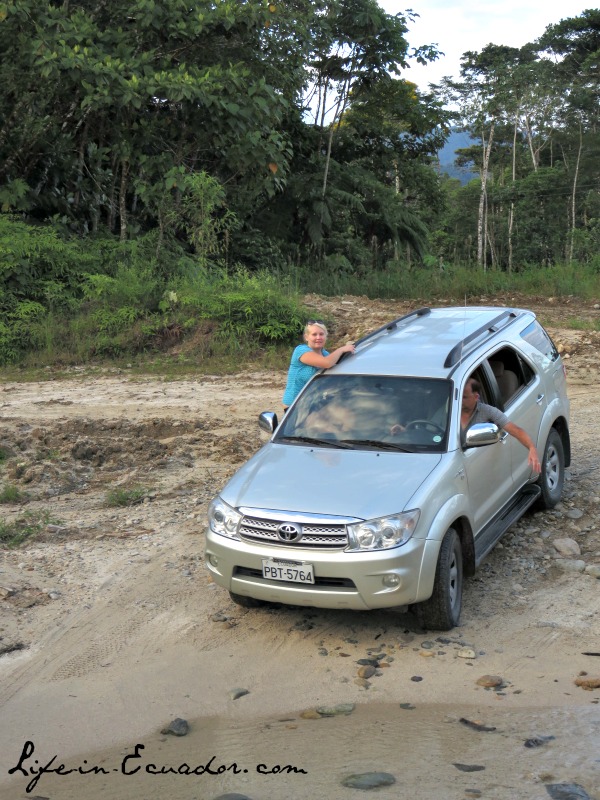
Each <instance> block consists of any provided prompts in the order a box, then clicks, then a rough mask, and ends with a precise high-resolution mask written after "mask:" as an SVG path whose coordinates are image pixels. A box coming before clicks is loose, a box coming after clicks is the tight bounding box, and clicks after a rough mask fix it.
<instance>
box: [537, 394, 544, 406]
mask: <svg viewBox="0 0 600 800" xmlns="http://www.w3.org/2000/svg"><path fill="white" fill-rule="evenodd" d="M544 397H545V395H543V394H538V396H537V399H536V401H535V402H536V403H537V404H538V406H539V405H540V404H541V402H542V400H543V399H544Z"/></svg>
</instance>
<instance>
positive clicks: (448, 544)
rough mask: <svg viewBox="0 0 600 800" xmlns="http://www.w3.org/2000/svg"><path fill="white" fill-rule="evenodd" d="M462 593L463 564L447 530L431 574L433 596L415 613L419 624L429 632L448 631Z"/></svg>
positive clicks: (455, 540) (454, 535)
mask: <svg viewBox="0 0 600 800" xmlns="http://www.w3.org/2000/svg"><path fill="white" fill-rule="evenodd" d="M462 590H463V562H462V547H461V544H460V538H459V536H458V534H457V533H456V531H455V530H454V528H448V530H447V531H446V535H445V536H444V538H443V540H442V546H441V547H440V553H439V556H438V563H437V567H436V570H435V581H434V583H433V594H432V595H431V597H430V598H429V600H425V602H423V603H419V604H418V605H417V606H416V607H415V610H416V611H417V616H418V619H419V622H420V623H421V624H422V625H423V627H424V628H427V629H429V630H438V631H449V630H452V628H454V627H455V626H456V625H458V621H459V618H460V611H461V608H462Z"/></svg>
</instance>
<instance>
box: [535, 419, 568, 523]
mask: <svg viewBox="0 0 600 800" xmlns="http://www.w3.org/2000/svg"><path fill="white" fill-rule="evenodd" d="M537 482H538V485H539V487H540V489H541V490H542V493H541V495H540V499H539V505H540V506H541V507H542V508H554V506H555V505H556V504H557V503H558V501H559V500H560V498H561V496H562V490H563V485H564V482H565V450H564V447H563V443H562V439H561V438H560V435H559V433H558V431H557V430H556V429H555V428H552V430H551V431H550V433H549V434H548V438H547V439H546V446H545V447H544V454H543V456H542V472H541V474H540V477H539V478H538V481H537Z"/></svg>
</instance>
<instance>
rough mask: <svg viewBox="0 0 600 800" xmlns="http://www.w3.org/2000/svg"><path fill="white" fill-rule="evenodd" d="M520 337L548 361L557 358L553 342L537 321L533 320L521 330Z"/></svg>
mask: <svg viewBox="0 0 600 800" xmlns="http://www.w3.org/2000/svg"><path fill="white" fill-rule="evenodd" d="M521 338H522V339H525V341H526V342H528V343H529V344H530V345H531V346H532V347H535V349H536V350H539V351H540V353H543V355H545V356H546V357H547V358H549V359H550V361H556V359H557V358H558V350H557V349H556V346H555V344H554V342H553V341H552V339H551V338H550V336H549V335H548V334H547V333H546V331H545V330H544V328H542V326H541V325H540V323H539V322H537V321H534V322H532V323H531V324H530V325H528V326H527V327H526V328H525V329H524V330H522V331H521Z"/></svg>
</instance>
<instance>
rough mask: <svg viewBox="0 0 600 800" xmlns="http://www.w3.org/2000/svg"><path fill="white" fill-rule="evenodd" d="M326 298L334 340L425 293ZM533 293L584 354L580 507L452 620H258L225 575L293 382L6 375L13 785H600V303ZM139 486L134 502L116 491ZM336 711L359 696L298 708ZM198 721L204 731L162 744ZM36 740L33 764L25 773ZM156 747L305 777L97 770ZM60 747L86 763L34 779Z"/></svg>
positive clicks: (523, 527)
mask: <svg viewBox="0 0 600 800" xmlns="http://www.w3.org/2000/svg"><path fill="white" fill-rule="evenodd" d="M306 300H307V303H308V305H309V306H311V307H312V308H313V309H314V311H315V314H318V315H319V316H324V317H325V318H327V319H331V320H335V328H334V330H333V335H332V338H331V343H332V344H333V343H335V342H338V343H341V342H343V341H347V340H348V339H353V340H355V339H357V338H359V337H360V336H361V335H363V334H364V333H367V332H368V331H369V330H372V329H373V328H375V327H379V326H380V325H382V324H384V323H386V322H388V321H389V320H390V319H393V318H394V317H397V316H399V315H401V314H402V313H404V312H405V311H407V310H411V308H414V307H415V306H414V305H413V306H411V307H409V306H407V305H405V304H401V303H392V302H389V303H384V302H381V301H370V300H367V299H366V298H353V297H345V298H336V299H327V300H325V299H323V298H319V297H316V296H309V297H307V298H306ZM481 302H482V304H483V303H494V304H497V305H500V304H503V303H506V304H507V303H515V299H513V298H482V300H481ZM528 305H530V306H532V307H533V308H534V309H535V310H536V311H537V312H538V314H539V315H540V318H541V319H542V321H543V322H544V324H545V325H546V327H547V328H548V330H549V331H550V333H551V334H552V336H553V338H554V340H555V342H556V343H557V345H558V346H559V349H560V350H561V351H562V353H563V357H564V359H565V364H566V366H567V375H568V379H569V392H570V397H571V402H572V426H571V435H572V442H573V463H572V465H571V467H570V469H569V471H568V475H567V478H568V480H567V482H566V485H565V493H564V498H563V502H562V503H561V505H560V506H559V507H558V508H557V509H556V510H554V511H552V512H544V513H539V512H538V513H531V514H528V515H527V516H526V517H525V518H524V519H522V520H521V521H520V522H519V523H518V525H516V526H515V527H514V528H513V529H512V530H511V531H510V532H509V534H508V535H507V536H506V537H505V538H504V539H503V541H502V543H501V544H500V545H499V546H498V547H497V548H496V549H495V550H494V552H493V553H492V554H491V555H490V556H489V557H488V558H487V559H486V561H485V562H484V564H483V565H482V567H481V568H480V570H479V572H478V574H477V575H476V576H475V578H473V579H471V580H470V581H469V582H468V583H467V587H466V592H465V598H464V610H463V620H462V625H461V627H459V628H457V629H456V630H455V631H452V632H451V633H450V634H443V635H442V634H440V633H436V632H431V631H430V632H425V631H422V630H420V629H419V626H418V623H417V621H416V619H415V618H414V617H413V616H411V615H410V614H407V613H404V612H402V611H399V612H394V611H392V612H389V611H386V612H370V613H351V612H330V611H324V610H311V609H296V608H268V607H267V608H264V609H259V610H257V611H254V610H253V611H246V610H244V609H241V608H239V607H237V606H235V605H233V604H232V603H231V601H230V600H229V597H228V595H227V593H226V592H224V591H223V590H222V589H220V588H219V587H216V586H215V585H214V584H212V583H211V581H210V578H209V576H208V573H207V571H206V569H205V567H204V563H203V541H204V526H205V517H206V508H207V504H208V502H209V500H210V499H211V498H212V497H213V496H214V495H215V494H216V493H217V492H218V490H219V488H220V487H221V486H222V485H223V483H224V482H225V481H226V480H227V478H228V477H229V476H230V475H231V474H232V473H233V472H234V471H235V470H236V469H237V468H238V467H239V466H240V465H241V464H242V463H243V462H244V461H245V460H246V459H247V458H248V457H249V456H250V455H251V454H252V453H253V452H254V451H255V450H256V449H257V448H258V447H259V446H260V445H261V444H262V443H263V441H264V440H265V436H264V434H262V433H260V432H259V430H258V426H257V424H256V419H257V415H258V413H259V412H260V411H263V410H268V409H272V410H277V411H279V410H280V409H281V395H282V391H283V386H284V382H285V373H284V372H283V371H281V372H279V373H275V374H273V373H266V372H243V371H242V372H240V374H238V375H235V376H228V377H221V376H203V377H198V378H186V379H181V380H174V381H166V380H161V379H157V378H155V377H153V378H144V377H133V376H132V375H131V374H130V373H129V372H128V371H127V370H117V369H110V368H106V369H104V370H98V369H96V370H94V371H92V370H90V369H89V368H87V367H81V368H78V369H73V370H72V374H71V376H70V377H67V378H65V377H61V378H60V379H54V378H53V376H52V373H51V371H49V372H48V380H46V381H39V382H33V383H18V382H5V383H3V384H2V385H1V386H0V413H1V414H2V441H1V442H0V447H1V454H2V461H1V463H0V490H2V489H3V488H4V489H5V488H6V487H7V486H10V487H15V488H16V489H17V490H18V491H19V493H20V496H19V497H18V498H15V502H13V503H4V504H3V505H1V506H0V525H1V527H0V532H2V531H4V534H5V535H6V531H17V530H18V526H19V525H21V529H22V528H23V526H24V527H26V528H27V527H29V530H30V531H33V535H32V536H31V537H30V538H29V539H27V541H25V542H24V543H23V544H22V545H20V546H18V547H13V548H4V549H2V550H0V558H1V561H0V611H1V619H0V707H1V708H2V726H1V730H0V797H2V798H3V797H6V798H9V797H10V798H11V800H13V798H19V797H31V796H38V797H48V798H52V800H68V799H69V798H75V797H81V796H85V797H86V798H94V797H100V796H102V797H103V798H106V797H108V798H125V797H127V798H133V800H136V798H139V800H141V798H143V797H150V796H156V797H158V796H161V797H162V796H169V797H171V798H174V799H175V800H177V798H182V800H183V798H201V799H202V800H204V798H206V799H207V800H210V798H216V797H218V796H220V794H222V793H223V792H238V793H243V794H244V795H245V796H247V797H251V798H252V800H261V798H267V797H268V798H270V800H277V798H279V797H281V798H284V797H285V798H288V797H292V798H307V797H314V796H327V797H331V798H334V800H335V798H346V797H348V798H350V799H351V798H353V797H357V796H362V795H363V793H364V792H363V791H361V790H358V789H352V788H348V787H343V786H342V784H341V781H342V780H343V778H344V776H347V775H348V774H349V773H351V772H365V771H375V772H382V771H383V772H386V773H389V774H392V775H394V776H395V780H396V783H395V784H394V785H393V786H392V787H385V786H383V787H382V788H379V789H376V790H374V791H375V793H376V794H377V796H378V797H380V798H384V800H387V799H388V798H390V800H391V798H404V797H406V798H408V797H410V798H413V797H418V798H429V797H431V798H436V797H444V798H463V797H486V798H500V799H501V800H512V798H513V797H514V798H532V800H537V798H543V797H547V796H552V795H551V791H552V790H551V789H549V788H548V787H549V786H555V785H559V784H560V785H563V784H564V785H567V786H569V785H575V786H579V787H580V789H581V791H585V792H586V793H587V796H589V797H594V798H600V780H599V778H598V775H599V773H600V755H599V753H600V722H599V720H600V711H599V703H600V688H599V687H600V657H598V653H599V652H600V637H599V634H600V623H599V621H598V620H599V617H600V614H599V611H600V581H599V580H598V575H599V574H600V487H599V485H598V477H599V473H598V468H599V466H600V456H599V455H598V446H597V441H596V440H597V431H598V416H599V413H600V401H599V399H598V391H597V387H598V341H599V334H598V333H596V332H589V331H581V330H575V329H573V328H572V327H570V325H571V320H573V319H575V318H578V319H580V320H581V319H583V320H587V321H595V320H596V319H597V317H598V315H599V314H600V310H599V309H598V308H597V307H596V305H595V304H590V305H589V306H588V307H581V306H580V304H578V303H576V302H575V301H572V302H571V303H569V302H564V301H561V302H560V303H559V302H555V301H554V300H552V299H544V300H543V301H540V302H539V303H531V302H529V303H528ZM119 490H121V491H122V492H123V493H125V492H129V493H130V494H129V496H130V497H132V498H133V499H135V501H136V502H135V503H134V504H133V505H129V506H125V507H120V506H116V505H114V502H115V498H116V497H117V492H118V491H119ZM564 540H568V541H569V542H570V544H568V545H566V544H564V543H563V542H564ZM374 657H375V659H376V661H377V664H378V667H377V670H376V672H375V673H374V674H373V675H369V676H368V677H367V678H365V677H364V675H363V674H359V670H360V667H361V664H360V663H359V661H360V660H361V659H369V658H371V659H373V658H374ZM484 675H492V676H496V677H497V678H500V682H499V683H497V685H496V686H493V687H490V686H487V687H486V686H483V685H482V684H481V681H480V679H481V678H482V677H483V676H484ZM585 681H588V684H589V685H588V686H587V687H586V686H585ZM582 683H583V684H584V685H581V684H582ZM241 689H243V690H244V692H245V693H244V694H240V695H239V696H237V694H238V690H241ZM340 704H349V705H350V706H352V707H354V710H353V711H352V713H349V714H341V715H340V714H336V715H334V716H327V717H323V716H322V715H320V714H316V715H315V714H314V713H313V715H314V716H315V717H316V718H315V719H305V718H304V717H303V716H302V712H306V711H309V712H310V711H311V710H312V711H313V712H314V709H315V708H317V707H319V706H323V705H328V706H338V707H339V705H340ZM344 707H345V706H344ZM409 712H410V713H411V714H412V715H413V716H410V717H407V716H406V714H407V713H409ZM402 714H404V715H405V716H402ZM304 716H305V717H306V716H308V717H310V714H308V715H306V714H305V715H304ZM177 717H179V718H185V719H187V720H188V721H190V724H191V731H190V734H189V737H186V738H185V739H184V738H178V737H170V736H169V735H168V734H161V733H160V731H161V729H163V728H164V726H165V725H167V724H168V723H169V722H170V721H171V720H172V719H174V718H177ZM409 718H410V723H407V719H409ZM461 720H462V722H461ZM465 720H466V722H465ZM468 722H475V723H476V725H475V726H473V725H471V726H469V725H468V724H467V723H468ZM407 725H408V727H407ZM477 725H479V726H480V727H479V728H477ZM486 728H489V729H491V728H493V729H494V731H493V736H496V737H497V738H495V739H494V738H490V737H491V736H492V734H491V733H490V734H488V733H487V731H486ZM486 736H487V737H488V738H486ZM469 737H470V738H469ZM533 739H536V740H537V741H538V744H537V745H535V746H531V747H526V746H525V745H526V742H527V741H529V740H533ZM27 741H30V742H32V743H34V746H35V755H33V754H32V755H31V756H30V758H29V760H28V762H27V765H26V766H25V765H22V766H21V768H20V769H16V770H15V769H14V767H15V766H16V765H17V763H18V762H19V755H20V754H21V753H22V748H23V746H24V743H25V742H27ZM142 742H145V743H146V744H147V749H148V751H149V752H150V751H151V752H152V753H153V756H154V755H155V754H156V753H160V754H161V755H160V758H162V759H163V761H162V762H161V763H165V761H164V759H168V760H169V763H170V764H173V763H176V764H181V763H182V760H184V759H185V760H186V763H188V764H189V763H191V761H192V760H193V759H195V761H194V763H195V764H198V763H200V761H199V759H201V757H204V756H207V755H208V753H209V752H210V754H211V755H212V754H213V753H214V754H215V755H216V756H218V757H219V758H220V759H221V761H223V763H225V762H227V764H228V765H230V764H231V763H232V760H233V759H237V763H241V762H242V761H243V762H244V763H248V764H252V765H254V763H255V762H258V761H260V763H263V762H267V763H268V764H269V765H271V766H272V765H273V764H278V765H282V764H284V763H285V764H286V765H294V760H293V758H294V757H295V758H296V766H298V764H300V762H302V764H303V765H304V772H305V773H306V774H301V773H292V774H289V772H288V773H285V774H279V775H278V776H277V777H273V776H272V775H271V776H269V777H265V776H263V775H261V776H257V775H256V774H255V773H256V770H255V768H254V766H252V768H249V769H248V772H246V773H244V772H242V773H241V774H240V775H237V774H236V772H235V770H227V771H224V772H223V774H222V775H219V776H212V775H211V776H209V775H208V773H205V774H204V775H203V776H202V777H195V778H194V779H193V780H194V782H191V779H190V778H189V777H188V778H186V779H185V781H183V779H182V777H181V775H180V774H177V775H174V774H173V773H171V774H170V775H162V776H160V777H156V778H154V777H149V776H148V772H147V770H146V771H145V770H144V769H141V770H139V771H136V772H135V774H134V775H133V776H130V775H128V774H127V770H125V772H123V770H121V771H119V770H120V768H119V769H117V767H113V766H111V768H110V770H109V769H108V768H107V772H108V773H110V774H107V775H104V774H102V775H96V774H94V775H93V776H92V775H90V774H88V773H87V771H86V770H87V767H89V765H91V764H96V765H98V764H100V763H102V764H111V765H112V764H113V762H114V763H115V764H117V763H119V764H120V763H121V762H120V761H119V759H121V758H122V757H123V754H124V753H127V752H129V753H131V752H133V747H134V745H135V744H136V743H142ZM128 748H129V749H128ZM152 748H154V750H153V749H152ZM199 752H201V753H203V756H200V755H199ZM290 753H291V754H292V755H290ZM55 754H56V755H57V756H59V757H60V758H61V759H63V760H64V761H65V762H66V763H68V764H69V765H70V767H71V768H73V770H74V772H72V773H69V775H61V774H56V773H49V774H47V775H43V776H42V778H40V780H39V782H38V783H36V785H35V786H34V787H33V788H31V789H28V788H27V786H28V785H29V781H31V780H32V776H33V772H32V771H31V770H32V769H33V770H35V769H38V770H39V766H40V764H42V763H47V762H48V761H49V760H50V758H51V756H53V755H55ZM293 754H295V756H294V755H293ZM400 754H402V756H401V757H400ZM407 754H409V755H410V757H408V755H407ZM158 757H159V756H156V758H158ZM156 758H155V760H156ZM35 759H38V764H37V766H36V765H35ZM84 759H85V760H86V765H87V767H86V768H85V769H81V765H82V763H83V760H84ZM205 760H207V759H205ZM463 762H466V763H463ZM55 763H57V762H55ZM129 763H130V764H131V765H133V764H135V765H136V766H137V765H142V760H141V759H138V760H134V761H130V762H129ZM215 763H216V762H215ZM423 764H427V768H426V769H421V768H420V765H421V766H422V765H423ZM456 764H460V765H461V766H460V767H457V766H456ZM469 766H471V767H477V769H469V768H468V767H469ZM75 767H78V769H75ZM462 767H465V769H462ZM9 769H12V770H13V771H12V773H10V774H9ZM26 771H27V772H28V773H29V774H28V776H27V777H26V776H25V774H24V773H25V772H26ZM112 773H114V774H112ZM471 773H473V774H474V775H475V777H473V775H472V774H471ZM186 781H187V782H186ZM42 784H43V785H42ZM573 791H575V790H573ZM577 791H579V789H578V790H577ZM469 792H470V793H471V794H469ZM565 796H567V795H565ZM577 796H581V797H584V796H585V795H576V794H574V795H573V797H577Z"/></svg>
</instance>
